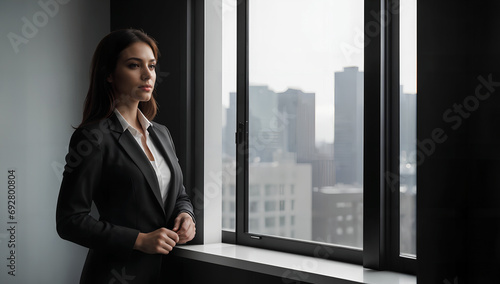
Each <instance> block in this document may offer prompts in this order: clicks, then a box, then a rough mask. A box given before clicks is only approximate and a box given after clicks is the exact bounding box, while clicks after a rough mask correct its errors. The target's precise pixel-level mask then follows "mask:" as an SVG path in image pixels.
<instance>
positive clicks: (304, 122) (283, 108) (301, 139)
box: [278, 89, 316, 163]
mask: <svg viewBox="0 0 500 284" xmlns="http://www.w3.org/2000/svg"><path fill="white" fill-rule="evenodd" d="M278 108H279V110H280V112H281V113H282V114H284V115H285V116H284V121H282V123H284V126H285V127H286V130H287V131H286V133H285V137H284V138H285V151H287V152H291V153H296V154H297V162H299V163H309V162H311V161H312V160H313V159H314V157H315V155H316V147H315V135H316V132H315V109H316V99H315V94H314V93H304V92H303V91H301V90H297V89H288V90H286V91H285V92H282V93H279V94H278Z"/></svg>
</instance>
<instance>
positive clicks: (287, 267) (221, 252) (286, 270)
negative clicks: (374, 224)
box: [174, 243, 417, 284]
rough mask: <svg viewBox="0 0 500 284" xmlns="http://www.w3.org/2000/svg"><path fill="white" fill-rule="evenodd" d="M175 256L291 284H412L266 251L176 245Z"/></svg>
mask: <svg viewBox="0 0 500 284" xmlns="http://www.w3.org/2000/svg"><path fill="white" fill-rule="evenodd" d="M174 251H175V255H176V256H179V257H183V258H188V259H193V260H197V261H202V262H208V263H213V264H218V265H222V266H228V267H232V268H237V269H243V270H248V271H253V272H258V273H263V274H268V275H273V276H277V277H283V278H284V279H286V278H287V279H290V280H292V281H297V280H300V281H304V282H310V283H369V284H415V283H417V279H416V277H415V276H412V275H407V274H401V273H395V272H388V271H375V270H370V269H365V268H363V267H362V266H359V265H355V264H350V263H344V262H338V261H332V260H325V259H321V258H314V257H308V256H301V255H296V254H290V253H284V252H277V251H270V250H265V249H259V248H252V247H246V246H239V245H232V244H225V243H217V244H207V245H186V246H178V247H177V248H176V249H175V250H174Z"/></svg>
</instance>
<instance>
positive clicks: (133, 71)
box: [107, 42, 156, 105]
mask: <svg viewBox="0 0 500 284" xmlns="http://www.w3.org/2000/svg"><path fill="white" fill-rule="evenodd" d="M155 67H156V59H155V57H154V54H153V50H152V49H151V47H150V46H149V45H148V44H147V43H145V42H135V43H133V44H131V45H130V46H129V47H127V48H125V49H124V50H123V51H122V52H121V53H120V57H119V58H118V61H117V63H116V69H115V71H114V72H113V73H112V74H111V75H110V76H109V77H108V78H107V80H108V82H109V83H111V85H112V86H113V91H114V93H115V98H116V100H117V101H116V103H117V105H118V104H137V103H139V102H142V101H149V100H150V99H151V95H152V93H153V89H154V85H155V80H156V71H155Z"/></svg>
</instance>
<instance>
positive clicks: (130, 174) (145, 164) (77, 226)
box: [56, 113, 194, 283]
mask: <svg viewBox="0 0 500 284" xmlns="http://www.w3.org/2000/svg"><path fill="white" fill-rule="evenodd" d="M148 131H149V134H150V135H149V137H150V139H152V142H153V143H154V144H155V146H156V147H157V149H158V152H159V153H161V154H162V155H163V157H164V158H165V160H166V161H167V163H168V165H169V167H170V170H171V172H172V175H171V181H170V186H169V188H168V193H167V198H166V201H165V203H163V201H162V198H161V194H160V188H159V185H158V180H157V177H156V173H155V171H154V169H153V167H152V166H151V163H150V162H149V160H148V158H147V156H146V155H145V153H144V151H143V150H142V149H141V147H140V146H139V145H138V143H137V142H136V140H135V139H134V138H133V136H132V134H131V133H130V132H129V131H128V130H127V131H125V132H123V128H122V126H121V124H120V122H119V121H118V119H117V117H116V115H115V114H114V113H113V114H112V115H111V116H110V117H109V118H107V119H104V120H102V121H101V122H98V123H93V124H90V125H88V126H84V127H81V128H78V129H76V130H75V132H74V133H73V135H72V137H71V141H70V145H69V153H68V155H67V156H66V166H65V168H64V173H63V181H62V184H61V189H60V192H59V198H58V201H57V210H56V222H57V232H58V234H59V236H61V238H63V239H66V240H69V241H72V242H75V243H77V244H80V245H82V246H85V247H88V248H89V249H90V250H89V253H88V255H87V259H86V262H85V265H84V268H83V271H82V276H81V282H80V283H122V282H123V281H126V282H127V283H157V282H158V279H159V277H160V274H161V267H162V261H163V260H162V259H163V257H164V256H162V255H150V254H145V253H142V252H139V251H137V250H133V246H134V244H135V240H136V238H137V236H138V234H139V232H143V233H148V232H151V231H154V230H156V229H159V228H161V227H166V228H168V229H171V228H172V227H173V222H174V219H175V218H176V217H177V215H178V214H179V213H181V212H187V213H189V214H190V215H191V216H194V213H193V206H192V204H191V202H190V200H189V197H188V195H187V194H186V191H185V189H184V186H183V178H182V172H181V168H180V166H179V163H178V159H177V156H176V155H175V149H174V144H173V142H172V138H171V136H170V133H169V131H168V129H167V128H166V127H165V126H163V125H161V124H157V123H154V122H153V126H151V127H149V128H148ZM92 201H94V203H95V205H96V207H97V209H98V211H99V215H100V217H99V220H96V219H95V218H93V217H92V216H90V215H89V213H90V210H91V205H92Z"/></svg>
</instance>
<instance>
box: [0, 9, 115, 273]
mask: <svg viewBox="0 0 500 284" xmlns="http://www.w3.org/2000/svg"><path fill="white" fill-rule="evenodd" d="M109 12H110V11H109V1H102V0H92V1H88V0H85V1H83V0H41V1H36V0H31V1H29V0H23V1H20V0H2V1H1V2H0V96H1V102H0V137H1V139H0V264H1V265H0V283H77V282H78V278H79V275H80V271H81V268H82V265H83V261H84V259H85V254H86V251H87V250H86V249H85V248H82V247H79V246H77V245H75V244H72V243H69V242H67V241H64V240H61V239H60V238H59V236H58V235H57V233H56V231H55V206H56V200H57V194H58V192H59V186H60V182H61V178H62V170H63V166H64V156H65V155H66V152H67V149H68V143H69V138H70V135H71V133H72V132H73V129H72V126H76V125H78V123H79V121H80V119H81V113H82V105H83V101H84V97H85V94H86V90H87V86H88V77H89V75H88V73H89V67H90V60H91V57H92V53H93V51H94V49H95V47H96V45H97V43H98V42H99V40H100V39H101V38H102V37H103V36H104V35H106V34H107V33H108V32H109V29H110V24H109V22H110V14H109ZM9 169H15V186H16V189H15V192H16V193H15V210H16V211H15V216H14V217H15V219H14V220H9V218H10V217H9V212H8V207H7V206H8V204H7V200H8V198H9V196H8V181H9V177H8V170H9ZM11 178H12V176H11ZM11 180H12V179H11ZM11 183H12V182H11ZM11 187H12V186H11ZM11 198H12V197H11ZM10 221H14V222H17V223H16V224H8V222H10ZM11 225H12V226H15V234H13V235H12V236H11V234H10V231H8V230H7V229H9V228H10V226H11ZM13 237H15V248H9V247H8V246H9V244H11V245H12V244H13V243H12V242H11V243H9V240H10V239H11V238H13ZM11 249H14V250H15V276H12V275H9V274H8V272H9V271H10V270H11V269H10V268H9V267H8V266H7V265H8V264H9V262H10V260H8V258H10V257H11V256H10V255H11V254H10V250H11Z"/></svg>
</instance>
